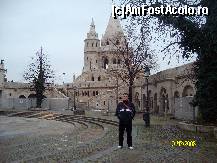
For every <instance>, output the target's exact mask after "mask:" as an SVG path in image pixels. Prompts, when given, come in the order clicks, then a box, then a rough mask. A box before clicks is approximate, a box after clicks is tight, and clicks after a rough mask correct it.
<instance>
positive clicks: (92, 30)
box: [87, 18, 98, 39]
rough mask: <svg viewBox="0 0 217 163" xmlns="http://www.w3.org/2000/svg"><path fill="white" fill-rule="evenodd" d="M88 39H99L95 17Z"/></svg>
mask: <svg viewBox="0 0 217 163" xmlns="http://www.w3.org/2000/svg"><path fill="white" fill-rule="evenodd" d="M87 39H98V34H97V33H96V30H95V24H94V20H93V18H92V21H91V24H90V31H89V32H88V33H87Z"/></svg>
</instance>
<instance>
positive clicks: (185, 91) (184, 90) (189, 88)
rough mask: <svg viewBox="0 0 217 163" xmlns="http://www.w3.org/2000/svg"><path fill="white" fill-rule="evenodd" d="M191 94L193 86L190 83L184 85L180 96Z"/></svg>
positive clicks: (192, 93)
mask: <svg viewBox="0 0 217 163" xmlns="http://www.w3.org/2000/svg"><path fill="white" fill-rule="evenodd" d="M193 95H194V89H193V87H192V86H190V85H186V86H185V87H184V89H183V92H182V97H187V96H193Z"/></svg>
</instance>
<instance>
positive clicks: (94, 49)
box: [83, 18, 100, 71]
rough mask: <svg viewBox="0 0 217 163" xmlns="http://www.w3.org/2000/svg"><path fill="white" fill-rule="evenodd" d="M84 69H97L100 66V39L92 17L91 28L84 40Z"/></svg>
mask: <svg viewBox="0 0 217 163" xmlns="http://www.w3.org/2000/svg"><path fill="white" fill-rule="evenodd" d="M84 43H85V44H84V70H83V71H91V70H96V69H98V67H99V63H98V61H97V60H98V59H97V57H98V52H99V49H100V40H99V39H98V34H97V33H96V30H95V24H94V21H93V18H92V21H91V24H90V30H89V32H88V33H87V38H86V39H85V40H84Z"/></svg>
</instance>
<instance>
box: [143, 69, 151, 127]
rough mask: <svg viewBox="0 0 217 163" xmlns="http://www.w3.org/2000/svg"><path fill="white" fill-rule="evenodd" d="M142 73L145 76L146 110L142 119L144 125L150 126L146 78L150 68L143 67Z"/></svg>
mask: <svg viewBox="0 0 217 163" xmlns="http://www.w3.org/2000/svg"><path fill="white" fill-rule="evenodd" d="M144 74H145V78H146V83H147V90H146V91H147V92H146V93H147V97H146V112H145V113H144V117H143V119H144V120H145V122H146V126H147V127H148V126H150V114H149V103H148V102H149V101H148V78H149V76H150V69H149V67H148V66H147V67H145V71H144Z"/></svg>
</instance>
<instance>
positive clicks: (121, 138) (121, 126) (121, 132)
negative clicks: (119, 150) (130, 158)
mask: <svg viewBox="0 0 217 163" xmlns="http://www.w3.org/2000/svg"><path fill="white" fill-rule="evenodd" d="M125 129H126V131H127V144H128V147H132V122H131V123H128V124H121V123H119V145H120V146H123V141H124V131H125Z"/></svg>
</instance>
